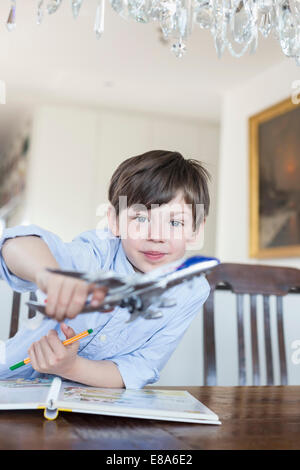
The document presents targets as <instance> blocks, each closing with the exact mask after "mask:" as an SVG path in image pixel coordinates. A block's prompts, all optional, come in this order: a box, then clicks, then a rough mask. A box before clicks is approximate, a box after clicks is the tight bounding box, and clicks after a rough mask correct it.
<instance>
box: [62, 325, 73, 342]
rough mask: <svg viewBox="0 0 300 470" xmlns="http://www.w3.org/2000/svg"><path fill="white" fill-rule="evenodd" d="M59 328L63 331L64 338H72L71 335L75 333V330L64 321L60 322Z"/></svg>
mask: <svg viewBox="0 0 300 470" xmlns="http://www.w3.org/2000/svg"><path fill="white" fill-rule="evenodd" d="M60 329H61V331H62V332H63V334H64V335H65V337H66V339H69V338H72V337H73V336H75V335H76V333H75V331H74V330H73V328H71V327H70V326H69V325H67V324H66V323H61V324H60Z"/></svg>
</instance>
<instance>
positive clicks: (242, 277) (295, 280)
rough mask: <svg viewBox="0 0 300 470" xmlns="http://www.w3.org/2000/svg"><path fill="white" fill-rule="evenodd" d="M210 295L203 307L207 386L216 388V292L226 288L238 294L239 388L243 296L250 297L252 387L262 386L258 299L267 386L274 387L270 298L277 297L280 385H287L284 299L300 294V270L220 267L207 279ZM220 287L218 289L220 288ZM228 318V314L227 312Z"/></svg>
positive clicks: (242, 379) (242, 364) (242, 376)
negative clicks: (261, 318) (260, 300)
mask: <svg viewBox="0 0 300 470" xmlns="http://www.w3.org/2000/svg"><path fill="white" fill-rule="evenodd" d="M206 278H207V280H208V282H209V284H210V286H211V292H210V295H209V297H208V299H207V301H206V302H205V304H204V307H203V335H204V384H205V385H217V374H216V344H215V327H214V310H215V309H214V303H215V302H214V298H215V290H216V289H218V288H220V285H221V288H222V286H223V288H225V289H227V290H230V291H231V292H233V293H235V294H236V312H237V336H238V338H237V341H238V367H239V370H238V374H239V385H246V361H245V344H244V326H243V325H244V323H243V316H244V312H243V310H244V308H243V305H244V302H243V300H244V295H245V294H249V295H250V318H251V320H250V335H251V349H252V371H253V385H261V374H260V370H259V356H258V331H257V296H258V295H262V296H263V316H264V340H265V357H266V375H267V377H266V382H267V385H273V384H274V371H273V357H272V348H271V328H270V303H269V301H270V296H271V295H275V296H276V309H277V312H276V314H277V332H278V351H279V362H280V377H281V385H285V384H287V382H288V380H287V364H286V355H285V344H284V328H283V302H282V298H283V296H285V295H287V294H288V293H289V292H293V291H294V292H296V291H297V292H298V291H299V292H300V269H296V268H285V267H277V266H276V267H274V266H264V265H255V264H237V263H221V264H219V265H218V266H217V267H216V268H214V269H213V270H212V271H211V272H210V273H209V274H207V276H206ZM218 286H219V287H218ZM224 314H226V312H224Z"/></svg>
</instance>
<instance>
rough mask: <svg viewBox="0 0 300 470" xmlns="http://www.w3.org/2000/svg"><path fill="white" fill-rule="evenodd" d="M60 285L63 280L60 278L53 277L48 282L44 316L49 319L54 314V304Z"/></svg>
mask: <svg viewBox="0 0 300 470" xmlns="http://www.w3.org/2000/svg"><path fill="white" fill-rule="evenodd" d="M62 285H63V279H61V276H56V275H53V277H52V278H51V282H49V285H48V292H47V303H46V314H47V315H49V316H50V317H52V316H54V315H55V313H56V304H57V300H58V297H59V293H60V290H61V288H62Z"/></svg>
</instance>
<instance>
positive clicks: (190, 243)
mask: <svg viewBox="0 0 300 470" xmlns="http://www.w3.org/2000/svg"><path fill="white" fill-rule="evenodd" d="M205 221H206V219H205V218H204V220H203V221H202V222H201V224H200V226H199V227H198V230H196V231H195V232H193V233H192V235H191V236H190V237H189V238H188V239H187V240H186V250H189V251H195V250H201V249H202V248H203V245H204V225H205Z"/></svg>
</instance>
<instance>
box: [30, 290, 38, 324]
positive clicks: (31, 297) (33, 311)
mask: <svg viewBox="0 0 300 470" xmlns="http://www.w3.org/2000/svg"><path fill="white" fill-rule="evenodd" d="M29 300H37V296H36V294H35V292H34V291H31V292H30V294H29ZM35 316H36V311H35V310H33V308H30V307H29V308H28V318H34V317H35Z"/></svg>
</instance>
